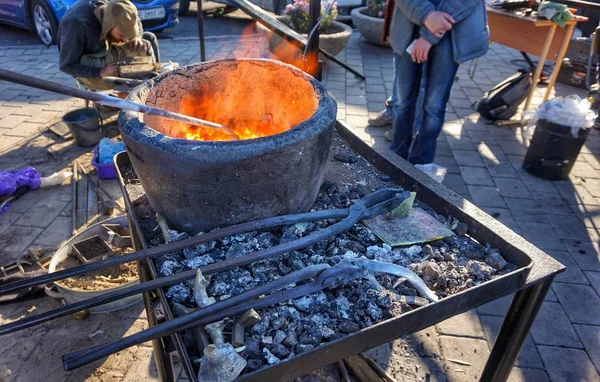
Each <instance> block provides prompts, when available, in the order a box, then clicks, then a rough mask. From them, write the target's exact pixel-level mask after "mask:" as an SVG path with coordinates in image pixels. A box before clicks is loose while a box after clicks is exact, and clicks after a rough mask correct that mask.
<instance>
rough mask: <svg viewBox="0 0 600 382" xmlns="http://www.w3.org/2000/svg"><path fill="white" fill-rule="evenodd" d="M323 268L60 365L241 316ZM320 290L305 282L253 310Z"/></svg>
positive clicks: (66, 357) (82, 352)
mask: <svg viewBox="0 0 600 382" xmlns="http://www.w3.org/2000/svg"><path fill="white" fill-rule="evenodd" d="M326 268H329V266H328V265H327V264H319V265H313V266H309V267H306V268H304V269H302V270H300V271H297V272H294V273H290V274H288V275H285V276H283V277H281V278H279V279H277V280H275V281H272V282H269V283H266V284H263V285H261V286H259V287H257V288H255V289H252V290H250V291H248V292H245V293H242V294H239V295H237V296H233V297H230V298H228V299H226V300H223V301H220V302H218V303H215V304H212V305H209V306H207V307H205V308H202V309H198V310H196V311H195V312H192V313H190V314H187V315H185V316H182V317H177V318H174V319H172V320H169V321H167V322H164V323H162V324H159V325H156V326H153V327H152V328H149V329H146V330H143V331H141V332H138V333H135V334H133V335H131V336H129V337H125V338H122V339H120V340H118V341H115V342H113V343H109V344H106V345H102V346H95V347H92V348H88V349H81V350H77V351H74V352H71V353H68V354H65V355H64V356H63V366H64V368H65V370H73V369H75V368H78V367H81V366H83V365H86V364H88V363H90V362H93V361H95V360H98V359H101V358H104V357H106V356H108V355H110V354H113V353H116V352H118V351H121V350H123V349H127V348H128V347H131V346H135V345H137V344H140V343H143V342H146V341H149V340H151V339H154V338H160V337H165V336H168V335H171V334H173V333H176V332H181V331H184V330H187V329H190V328H192V327H197V326H202V325H206V324H209V323H211V322H215V321H219V320H221V319H223V318H225V317H230V316H235V315H238V314H242V313H244V312H245V311H246V310H247V307H246V306H245V305H244V303H246V302H248V301H251V300H253V299H255V298H257V297H259V296H261V295H263V294H268V293H271V292H272V291H273V290H277V289H279V288H281V287H283V286H286V285H289V284H291V283H293V282H296V281H298V279H301V280H303V279H306V278H309V277H315V276H316V275H317V274H319V273H320V272H321V271H323V270H324V269H326ZM320 289H322V286H320V285H317V284H315V283H308V284H305V285H302V286H299V287H297V288H294V289H291V290H287V291H282V292H279V293H275V294H272V295H268V296H266V297H264V298H261V299H258V300H257V301H256V307H255V308H254V309H260V308H264V307H267V306H270V305H273V304H275V303H277V302H280V301H279V300H281V297H285V300H288V299H294V298H298V297H301V296H304V295H306V294H309V293H312V292H314V291H317V290H320Z"/></svg>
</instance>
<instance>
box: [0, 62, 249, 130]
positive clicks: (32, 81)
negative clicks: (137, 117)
mask: <svg viewBox="0 0 600 382" xmlns="http://www.w3.org/2000/svg"><path fill="white" fill-rule="evenodd" d="M0 80H4V81H9V82H14V83H16V84H21V85H25V86H30V87H32V88H36V89H42V90H47V91H50V92H53V93H59V94H64V95H68V96H71V97H76V98H81V99H85V100H88V101H93V102H96V103H99V104H101V105H106V106H111V107H116V108H118V109H125V110H131V111H137V112H139V113H144V114H152V115H156V116H159V117H163V118H167V119H171V120H174V121H179V122H185V123H189V124H191V125H194V126H200V127H208V128H212V129H218V130H222V131H223V132H225V133H227V134H229V135H231V136H232V137H235V138H236V139H239V136H238V135H237V134H236V133H235V132H234V131H233V130H231V129H230V128H228V127H226V126H223V125H220V124H218V123H214V122H210V121H205V120H203V119H198V118H194V117H190V116H187V115H183V114H179V113H175V112H172V111H167V110H163V109H159V108H156V107H152V106H147V105H142V104H139V103H135V102H131V101H127V100H124V99H120V98H117V97H111V96H109V95H107V94H102V93H96V92H92V91H89V90H83V89H78V88H76V87H72V86H66V85H62V84H57V83H56V82H52V81H47V80H44V79H41V78H37V77H33V76H28V75H25V74H21V73H17V72H13V71H11V70H6V69H0Z"/></svg>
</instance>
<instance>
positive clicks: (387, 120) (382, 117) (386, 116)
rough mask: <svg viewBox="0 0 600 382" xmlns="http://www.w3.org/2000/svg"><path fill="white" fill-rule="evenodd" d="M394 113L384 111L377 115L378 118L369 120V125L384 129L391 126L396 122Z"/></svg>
mask: <svg viewBox="0 0 600 382" xmlns="http://www.w3.org/2000/svg"><path fill="white" fill-rule="evenodd" d="M393 114H394V113H390V112H389V111H388V109H385V110H382V111H380V112H379V114H377V117H375V118H371V119H369V125H371V126H374V127H382V126H387V125H391V124H392V122H393V120H394V115H393Z"/></svg>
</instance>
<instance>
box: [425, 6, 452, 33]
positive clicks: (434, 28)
mask: <svg viewBox="0 0 600 382" xmlns="http://www.w3.org/2000/svg"><path fill="white" fill-rule="evenodd" d="M424 24H425V27H427V29H429V31H431V33H433V34H434V35H435V36H436V37H438V38H441V37H442V36H443V35H444V33H446V32H447V31H449V30H450V29H452V24H454V19H453V18H452V16H450V15H449V14H447V13H445V12H440V11H433V12H431V13H430V14H428V15H427V17H426V18H425V22H424Z"/></svg>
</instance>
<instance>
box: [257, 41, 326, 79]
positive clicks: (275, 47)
mask: <svg viewBox="0 0 600 382" xmlns="http://www.w3.org/2000/svg"><path fill="white" fill-rule="evenodd" d="M265 36H266V39H267V40H268V41H269V46H270V49H271V56H272V57H273V58H275V59H276V60H279V61H281V62H285V63H286V64H290V65H293V66H295V67H297V68H298V69H300V70H303V71H304V72H306V73H308V74H310V75H311V76H313V77H314V76H316V74H317V72H318V70H319V68H318V65H315V64H314V63H316V62H317V59H318V57H317V55H318V54H317V53H312V52H309V53H307V54H306V56H305V55H304V48H303V47H300V46H299V45H297V44H296V42H294V41H291V40H287V39H285V38H284V37H281V36H279V35H277V34H276V33H275V32H270V33H268V34H267V35H265Z"/></svg>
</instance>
